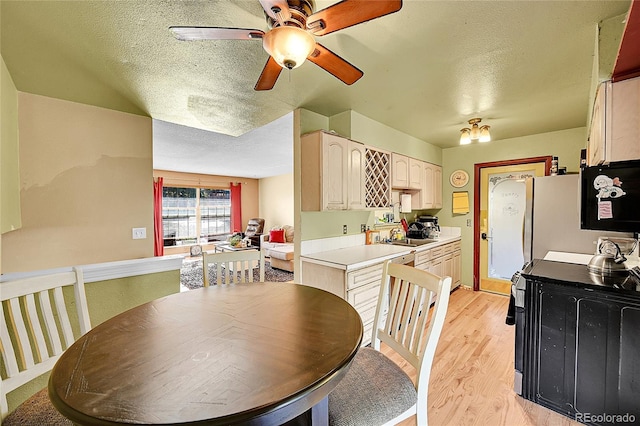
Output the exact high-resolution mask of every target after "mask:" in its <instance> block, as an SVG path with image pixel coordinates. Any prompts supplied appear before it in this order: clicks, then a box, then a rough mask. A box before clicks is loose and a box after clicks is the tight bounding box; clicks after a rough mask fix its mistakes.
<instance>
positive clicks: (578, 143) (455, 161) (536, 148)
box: [438, 127, 587, 286]
mask: <svg viewBox="0 0 640 426" xmlns="http://www.w3.org/2000/svg"><path fill="white" fill-rule="evenodd" d="M586 143H587V129H586V128H585V127H580V128H576V129H569V130H562V131H558V132H552V133H541V134H537V135H531V136H525V137H521V138H513V139H505V140H500V141H492V142H490V143H486V144H471V145H465V146H459V147H455V148H446V149H444V150H443V151H442V160H443V161H442V162H443V170H442V180H443V182H442V210H440V211H439V212H438V218H439V219H440V224H441V225H444V226H457V227H460V228H461V229H462V283H463V284H464V285H466V286H473V235H474V231H473V227H468V226H467V220H471V224H472V225H473V201H474V197H473V187H474V179H473V174H474V164H476V163H488V162H492V161H502V160H512V159H518V158H529V157H538V156H546V155H552V156H553V155H555V156H557V157H558V162H559V165H560V167H567V171H568V172H569V173H573V172H578V171H579V169H580V150H581V149H583V148H585V147H586ZM458 169H462V170H465V171H466V172H467V173H469V176H470V177H471V179H470V181H469V183H468V184H467V185H466V186H465V187H464V188H456V189H455V190H456V191H461V190H463V191H469V203H470V208H471V212H470V213H468V214H465V215H454V214H453V213H452V201H451V198H452V193H453V191H454V188H453V187H452V186H451V184H450V183H449V176H450V175H451V173H452V172H453V171H454V170H458Z"/></svg>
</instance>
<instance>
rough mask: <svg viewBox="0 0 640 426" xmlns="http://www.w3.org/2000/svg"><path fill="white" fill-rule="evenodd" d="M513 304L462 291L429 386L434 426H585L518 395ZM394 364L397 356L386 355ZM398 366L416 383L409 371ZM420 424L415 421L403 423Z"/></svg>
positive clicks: (454, 298) (447, 323)
mask: <svg viewBox="0 0 640 426" xmlns="http://www.w3.org/2000/svg"><path fill="white" fill-rule="evenodd" d="M508 304H509V299H508V298H507V297H506V296H500V295H496V294H491V293H484V292H474V291H471V290H466V289H458V290H456V291H454V292H453V293H452V294H451V298H450V301H449V309H448V311H447V316H446V320H445V323H444V327H443V330H442V335H441V336H440V342H439V343H438V349H437V351H436V356H435V359H434V362H433V367H432V369H431V380H430V383H429V398H428V406H429V412H428V413H429V416H428V417H429V425H430V426H444V425H456V426H457V425H465V426H467V425H491V426H499V425H505V426H519V425H532V426H534V425H535V426H540V425H580V423H577V422H574V421H572V420H570V419H569V418H567V417H565V416H562V415H560V414H557V413H555V412H554V411H551V410H548V409H546V408H543V407H541V406H539V405H537V404H534V403H532V402H530V401H527V400H524V399H523V398H521V397H520V396H518V395H517V394H516V393H515V392H514V391H513V359H514V335H515V328H514V327H513V326H508V325H506V324H505V316H506V313H507V307H508ZM382 351H383V352H384V353H386V354H387V355H388V356H389V357H390V358H392V359H393V358H394V356H393V355H394V352H393V351H391V350H390V349H389V348H386V347H384V348H383V349H382ZM396 361H398V363H399V364H400V366H401V367H402V368H403V369H404V370H405V371H406V372H407V373H408V374H409V375H410V376H411V377H412V378H413V379H414V380H415V370H413V367H411V366H410V365H406V364H405V365H403V364H402V363H401V362H400V359H399V358H396ZM400 424H401V425H402V426H412V425H415V424H416V419H415V416H413V417H412V418H410V419H408V420H406V421H404V422H402V423H400Z"/></svg>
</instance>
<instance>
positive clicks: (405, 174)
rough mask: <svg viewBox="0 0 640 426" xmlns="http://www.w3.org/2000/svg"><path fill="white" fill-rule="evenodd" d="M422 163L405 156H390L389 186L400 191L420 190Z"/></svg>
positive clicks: (394, 154)
mask: <svg viewBox="0 0 640 426" xmlns="http://www.w3.org/2000/svg"><path fill="white" fill-rule="evenodd" d="M424 164H425V163H424V161H420V160H416V159H415V158H411V157H407V156H406V155H402V154H397V153H395V152H394V153H392V154H391V173H392V175H391V186H392V187H394V188H400V189H415V190H420V189H421V188H422V180H423V176H422V174H423V170H424Z"/></svg>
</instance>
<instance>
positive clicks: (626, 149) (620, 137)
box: [605, 77, 640, 163]
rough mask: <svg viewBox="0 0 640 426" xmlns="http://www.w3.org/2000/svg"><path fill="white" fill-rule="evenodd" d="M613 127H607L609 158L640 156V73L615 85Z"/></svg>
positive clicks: (613, 86)
mask: <svg viewBox="0 0 640 426" xmlns="http://www.w3.org/2000/svg"><path fill="white" fill-rule="evenodd" d="M611 89H612V90H611V108H610V109H611V115H610V116H609V117H607V118H609V120H610V121H609V122H610V123H611V126H610V127H611V131H610V132H609V131H607V132H606V134H607V136H608V139H607V144H606V153H605V161H606V162H607V163H609V162H611V161H627V160H638V159H640V137H639V136H638V135H639V134H640V77H636V78H632V79H629V80H623V81H618V82H616V83H613V84H612V85H611ZM609 122H608V121H606V120H605V123H606V124H608V123H609Z"/></svg>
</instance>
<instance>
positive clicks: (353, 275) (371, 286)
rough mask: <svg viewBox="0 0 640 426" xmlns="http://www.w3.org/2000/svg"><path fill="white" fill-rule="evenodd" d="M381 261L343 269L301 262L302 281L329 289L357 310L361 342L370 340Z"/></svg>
mask: <svg viewBox="0 0 640 426" xmlns="http://www.w3.org/2000/svg"><path fill="white" fill-rule="evenodd" d="M383 264H384V262H382V261H381V262H379V263H376V264H374V265H371V266H367V267H364V268H361V269H356V270H353V271H344V270H342V269H337V268H333V267H331V266H325V265H320V264H316V263H311V262H305V261H303V262H302V276H303V282H304V284H305V285H310V286H313V287H317V288H321V289H323V290H326V291H330V292H331V293H333V294H335V295H337V296H339V297H342V298H343V299H345V300H347V301H348V302H349V303H350V304H351V305H352V306H353V307H354V308H355V309H356V311H358V313H359V314H360V318H361V319H362V326H363V328H364V334H363V336H362V346H364V345H368V344H369V343H370V342H371V330H372V329H373V317H374V316H375V313H376V306H377V304H378V296H379V294H380V280H381V277H382V265H383Z"/></svg>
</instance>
